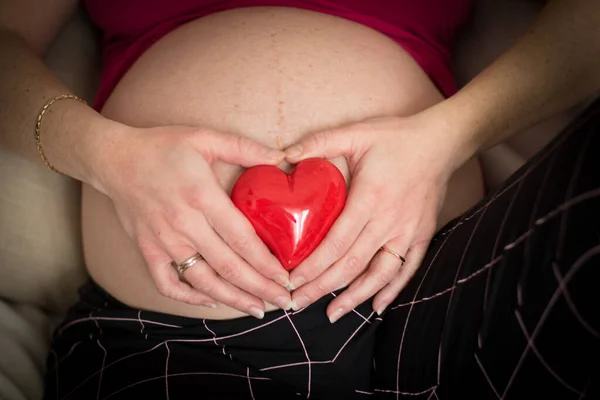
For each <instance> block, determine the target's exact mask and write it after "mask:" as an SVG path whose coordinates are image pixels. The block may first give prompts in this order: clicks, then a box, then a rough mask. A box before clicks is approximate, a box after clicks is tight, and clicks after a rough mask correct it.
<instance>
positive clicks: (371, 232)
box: [292, 223, 386, 311]
mask: <svg viewBox="0 0 600 400" xmlns="http://www.w3.org/2000/svg"><path fill="white" fill-rule="evenodd" d="M385 234H386V232H385V231H384V232H382V231H381V227H378V226H376V225H375V224H373V223H369V224H367V225H366V226H365V229H363V231H362V232H361V233H360V236H359V237H358V239H357V240H356V242H355V244H354V245H353V246H352V247H351V249H350V250H349V251H348V252H347V253H346V254H345V255H344V256H343V257H342V258H341V259H340V260H339V261H337V262H336V263H335V264H334V265H332V266H331V267H330V268H328V269H327V270H326V271H325V272H323V274H322V275H321V276H319V277H318V278H316V279H315V280H314V281H312V282H309V283H307V284H306V285H304V286H302V287H301V288H300V289H298V290H296V291H295V292H294V293H293V295H292V300H293V301H294V305H295V306H294V308H295V309H299V308H304V307H306V306H308V305H309V304H312V303H313V302H315V301H317V300H318V299H320V298H321V297H323V296H325V295H326V294H328V293H331V292H333V291H335V290H337V289H340V288H342V287H345V286H347V285H348V284H349V283H350V282H352V281H354V280H355V279H356V277H358V276H360V275H361V274H362V273H363V271H364V270H365V269H366V268H367V266H368V264H369V261H370V260H371V258H372V257H373V255H374V254H375V253H376V252H377V249H378V248H379V246H380V244H381V243H382V242H383V241H384V239H382V237H383V236H384V235H385ZM336 300H337V299H336ZM342 304H343V303H342ZM349 310H350V309H348V310H346V311H349Z"/></svg>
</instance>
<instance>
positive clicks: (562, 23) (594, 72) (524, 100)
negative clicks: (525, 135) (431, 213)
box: [432, 0, 600, 162]
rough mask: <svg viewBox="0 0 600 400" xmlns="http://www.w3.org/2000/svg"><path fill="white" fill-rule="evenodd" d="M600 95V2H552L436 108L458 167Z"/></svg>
mask: <svg viewBox="0 0 600 400" xmlns="http://www.w3.org/2000/svg"><path fill="white" fill-rule="evenodd" d="M599 90H600V2H598V1H590V0H569V1H567V0H554V1H552V2H550V3H549V4H548V5H547V6H546V7H545V8H544V10H543V11H542V13H541V14H540V15H539V16H538V18H537V19H536V21H535V22H534V24H533V26H532V27H531V28H530V29H529V31H528V32H527V33H526V34H525V35H524V36H523V37H522V38H521V39H520V40H519V41H518V42H517V43H516V44H515V45H514V46H512V47H511V48H510V49H509V50H508V51H507V52H505V53H504V54H503V55H502V56H501V57H500V58H499V59H498V60H496V61H495V62H494V63H492V65H490V66H489V67H488V68H487V69H486V70H484V71H483V72H482V73H481V74H479V75H478V76H477V77H476V78H475V79H473V81H471V82H470V83H469V84H468V85H466V86H465V87H464V88H463V89H462V90H461V91H460V92H459V93H457V94H456V95H455V96H453V97H451V98H450V99H448V100H446V101H444V102H442V103H440V104H439V106H438V107H435V110H432V111H434V113H436V114H435V115H437V116H440V117H441V118H442V119H444V120H445V121H444V123H445V124H447V127H448V130H449V131H450V132H452V134H454V135H456V143H459V144H457V148H458V147H460V148H462V149H463V154H461V156H460V158H461V159H460V162H464V160H465V159H466V158H469V157H471V156H472V155H473V154H474V153H476V152H478V151H481V150H485V149H487V148H489V147H492V146H493V145H495V144H497V143H499V142H502V141H503V140H505V139H506V138H508V137H509V136H511V135H513V134H514V133H516V132H518V131H520V130H523V129H525V128H527V127H529V126H531V125H533V124H535V123H537V122H539V121H541V120H543V119H546V118H547V117H549V116H551V115H553V114H555V113H557V112H560V111H562V110H565V109H567V108H569V107H571V106H573V105H575V104H577V103H579V102H581V101H583V100H585V99H587V98H589V97H590V96H593V95H594V94H596V93H598V91H599Z"/></svg>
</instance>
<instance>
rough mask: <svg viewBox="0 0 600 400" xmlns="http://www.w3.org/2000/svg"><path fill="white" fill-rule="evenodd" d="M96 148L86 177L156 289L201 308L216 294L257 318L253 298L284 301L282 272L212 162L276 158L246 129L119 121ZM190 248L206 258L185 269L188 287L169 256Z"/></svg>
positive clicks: (260, 307)
mask: <svg viewBox="0 0 600 400" xmlns="http://www.w3.org/2000/svg"><path fill="white" fill-rule="evenodd" d="M102 148H103V150H104V151H102V152H101V153H97V156H96V157H94V160H93V161H91V163H92V164H93V167H92V174H93V176H94V178H93V179H90V181H91V183H92V185H93V186H94V187H95V188H96V189H98V190H100V191H102V192H103V193H105V194H107V195H108V196H109V197H110V198H111V199H112V201H113V202H114V204H115V209H116V211H117V214H118V216H119V219H120V221H121V223H122V225H123V227H124V228H125V230H126V231H127V233H128V234H129V236H130V237H131V238H132V239H133V240H135V242H136V243H137V245H138V247H139V249H140V251H141V253H142V255H143V257H144V259H145V260H146V262H147V264H148V267H149V269H150V274H151V276H152V278H153V280H154V282H155V284H156V287H157V289H158V292H159V293H160V294H162V295H163V296H166V297H169V298H172V299H175V300H179V301H183V302H186V303H189V304H196V305H199V304H201V305H205V306H208V307H214V306H216V304H215V301H219V302H221V303H223V304H225V305H228V306H230V307H233V308H235V309H237V310H240V311H242V312H244V313H248V314H250V315H254V316H255V317H257V318H262V316H263V315H264V310H265V304H264V302H263V301H262V300H265V301H267V302H269V303H271V304H275V305H277V306H279V307H281V308H283V309H289V308H290V306H291V303H290V301H291V298H290V294H289V292H288V290H287V289H286V288H285V287H286V286H287V285H288V283H289V281H288V276H289V275H288V273H287V271H285V270H284V269H283V268H282V266H281V264H280V263H279V261H278V260H277V259H276V258H275V256H273V254H271V253H270V251H269V250H268V248H267V247H266V245H265V244H264V243H263V242H262V241H261V240H260V238H259V237H258V236H257V234H256V232H255V231H254V229H253V227H252V225H251V224H250V222H249V221H248V220H247V219H246V218H245V217H244V215H243V214H242V213H241V212H240V211H239V210H238V209H237V208H236V207H235V206H234V205H233V203H232V202H231V199H230V198H229V196H228V195H227V193H226V192H225V190H224V189H223V188H222V187H221V185H220V184H219V182H218V180H217V178H216V176H215V175H214V173H213V170H212V165H213V164H214V163H215V162H217V161H222V162H225V163H228V164H233V165H241V166H244V167H250V166H253V165H259V164H270V165H276V164H278V163H280V162H281V161H282V160H283V158H284V153H283V152H281V151H279V150H276V149H272V148H269V147H266V146H263V145H261V144H259V143H257V142H255V141H253V140H251V139H248V138H245V137H241V136H236V135H232V134H225V133H220V132H215V131H212V130H209V129H203V128H192V127H179V126H178V127H155V128H146V129H142V128H132V127H128V126H121V128H120V129H117V130H116V131H114V132H111V133H110V134H109V135H107V137H105V138H104V139H103V143H102ZM196 253H200V255H202V257H203V258H204V259H205V261H200V262H198V263H197V264H195V265H194V266H193V267H191V268H189V269H187V270H186V271H185V273H184V278H185V279H184V281H186V282H187V283H189V285H188V284H187V283H185V282H183V281H182V280H181V279H180V277H179V274H178V272H177V271H176V269H175V268H174V266H173V265H172V264H171V262H172V261H175V263H181V262H182V261H184V260H186V259H188V258H189V257H191V256H193V255H195V254H196ZM124 267H125V266H124ZM275 282H278V283H275Z"/></svg>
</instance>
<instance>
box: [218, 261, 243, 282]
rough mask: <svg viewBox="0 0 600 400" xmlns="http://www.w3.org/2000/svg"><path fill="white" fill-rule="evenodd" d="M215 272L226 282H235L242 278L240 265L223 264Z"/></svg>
mask: <svg viewBox="0 0 600 400" xmlns="http://www.w3.org/2000/svg"><path fill="white" fill-rule="evenodd" d="M217 272H218V273H219V275H221V277H222V278H223V279H225V280H226V281H228V282H237V281H238V280H239V279H240V277H241V276H242V266H241V265H240V263H234V262H229V263H225V264H224V265H223V266H222V267H221V268H219V270H218V271H217Z"/></svg>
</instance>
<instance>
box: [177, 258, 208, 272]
mask: <svg viewBox="0 0 600 400" xmlns="http://www.w3.org/2000/svg"><path fill="white" fill-rule="evenodd" d="M202 260H204V257H202V256H201V255H200V253H196V254H194V255H193V256H191V257H190V258H188V259H186V260H184V261H183V262H181V263H179V264H176V267H177V272H178V273H179V276H183V273H184V272H185V271H186V270H187V269H188V268H191V267H193V266H194V265H195V264H196V263H197V262H198V261H202Z"/></svg>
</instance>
